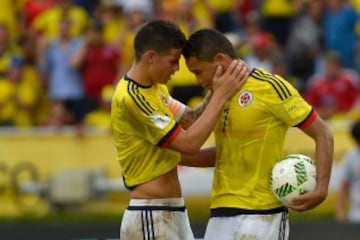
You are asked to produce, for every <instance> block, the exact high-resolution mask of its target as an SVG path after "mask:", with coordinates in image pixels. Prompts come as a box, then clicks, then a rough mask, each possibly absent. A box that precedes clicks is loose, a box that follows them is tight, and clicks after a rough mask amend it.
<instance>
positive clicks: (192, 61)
mask: <svg viewBox="0 0 360 240" xmlns="http://www.w3.org/2000/svg"><path fill="white" fill-rule="evenodd" d="M186 66H187V68H188V69H189V71H190V72H192V73H193V74H194V75H195V76H196V80H197V82H198V83H199V84H200V85H201V86H203V87H204V88H206V89H209V90H211V89H212V80H213V77H214V74H215V70H216V63H215V62H206V61H199V60H197V58H195V57H190V58H189V59H186Z"/></svg>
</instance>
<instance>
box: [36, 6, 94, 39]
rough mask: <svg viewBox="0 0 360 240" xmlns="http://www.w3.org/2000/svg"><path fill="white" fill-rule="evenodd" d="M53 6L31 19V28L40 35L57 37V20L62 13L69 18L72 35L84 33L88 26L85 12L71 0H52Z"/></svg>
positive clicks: (88, 19) (87, 17)
mask: <svg viewBox="0 0 360 240" xmlns="http://www.w3.org/2000/svg"><path fill="white" fill-rule="evenodd" d="M54 1H55V4H54V6H53V7H51V8H49V9H47V10H45V11H44V12H42V13H41V14H40V15H38V16H36V17H35V19H34V20H33V24H32V28H33V30H34V31H36V33H37V34H38V35H40V36H43V37H45V38H46V39H50V40H53V39H54V38H57V37H59V35H58V34H59V33H60V29H59V22H60V20H61V19H62V17H63V16H64V15H67V16H68V18H69V19H70V20H71V22H72V24H71V29H70V33H71V36H72V37H78V36H80V35H81V34H84V32H85V30H86V28H87V27H88V26H89V22H90V18H89V16H88V14H87V12H86V11H85V10H84V9H83V8H81V7H78V6H76V5H75V4H74V3H73V1H72V0H54Z"/></svg>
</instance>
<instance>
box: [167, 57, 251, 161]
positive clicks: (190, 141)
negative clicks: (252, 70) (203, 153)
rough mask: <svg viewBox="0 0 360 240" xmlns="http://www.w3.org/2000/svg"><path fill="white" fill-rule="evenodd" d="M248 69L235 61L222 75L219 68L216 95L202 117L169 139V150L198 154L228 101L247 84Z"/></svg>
mask: <svg viewBox="0 0 360 240" xmlns="http://www.w3.org/2000/svg"><path fill="white" fill-rule="evenodd" d="M247 77H248V68H247V67H246V66H245V65H243V64H241V63H239V62H238V61H237V60H234V61H233V62H232V63H231V64H230V65H229V67H228V68H227V69H226V70H225V72H224V73H223V74H222V68H221V67H220V66H219V67H218V68H217V69H216V73H215V76H214V80H213V89H214V93H213V96H212V97H211V99H210V101H209V104H208V105H207V107H206V108H205V110H204V112H203V113H202V114H201V116H200V117H199V118H198V119H197V120H196V121H195V122H194V123H193V124H192V125H191V126H190V127H189V128H188V129H187V130H184V129H180V130H179V131H177V132H176V136H174V135H172V136H171V137H170V138H169V140H170V141H169V142H167V143H166V144H168V146H169V148H171V149H173V150H175V151H178V152H181V153H185V154H194V153H197V152H198V151H199V150H200V148H201V147H202V145H203V144H204V143H205V141H206V140H207V139H208V137H209V135H210V134H211V132H212V130H213V128H214V127H215V124H216V122H217V118H218V116H219V115H220V113H221V111H222V108H223V106H224V105H225V103H226V101H227V100H228V99H230V98H231V97H232V96H233V95H234V94H235V93H236V92H237V91H239V90H240V88H241V87H242V86H243V84H244V83H245V80H246V79H247Z"/></svg>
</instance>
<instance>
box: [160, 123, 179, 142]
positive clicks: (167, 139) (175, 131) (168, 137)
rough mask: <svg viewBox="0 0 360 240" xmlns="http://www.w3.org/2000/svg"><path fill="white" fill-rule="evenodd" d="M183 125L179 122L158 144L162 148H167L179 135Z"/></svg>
mask: <svg viewBox="0 0 360 240" xmlns="http://www.w3.org/2000/svg"><path fill="white" fill-rule="evenodd" d="M180 131H181V127H180V125H179V124H178V123H176V124H175V126H174V127H173V128H172V129H171V130H170V131H169V132H168V133H167V134H166V135H165V136H164V137H163V138H162V139H161V140H160V141H159V142H158V144H157V145H158V146H159V147H162V148H167V147H168V146H169V145H170V143H171V142H172V141H174V139H175V138H176V137H177V135H179V133H180Z"/></svg>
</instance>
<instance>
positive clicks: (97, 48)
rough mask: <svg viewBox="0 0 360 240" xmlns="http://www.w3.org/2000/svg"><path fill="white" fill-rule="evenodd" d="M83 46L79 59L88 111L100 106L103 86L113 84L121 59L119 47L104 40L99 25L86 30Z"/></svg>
mask: <svg viewBox="0 0 360 240" xmlns="http://www.w3.org/2000/svg"><path fill="white" fill-rule="evenodd" d="M85 48H86V49H85V51H83V54H84V55H83V56H79V57H80V58H83V59H80V60H79V61H82V64H81V70H82V74H83V84H84V91H85V98H86V103H87V106H86V112H90V111H93V110H96V109H97V108H99V107H100V106H101V104H102V101H103V100H102V99H103V98H102V91H103V88H104V87H105V86H113V85H114V84H115V82H116V80H117V77H118V71H119V66H120V63H121V61H120V60H121V59H120V51H119V48H118V47H116V46H114V45H112V44H109V43H107V42H105V40H104V39H103V33H102V27H101V26H99V25H96V26H94V27H92V28H91V29H90V30H89V31H88V34H87V38H86V43H85Z"/></svg>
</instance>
